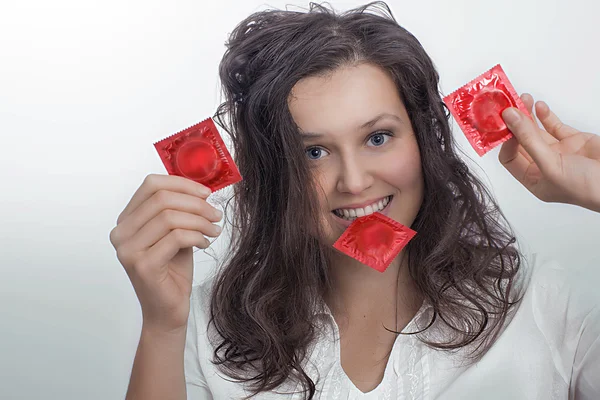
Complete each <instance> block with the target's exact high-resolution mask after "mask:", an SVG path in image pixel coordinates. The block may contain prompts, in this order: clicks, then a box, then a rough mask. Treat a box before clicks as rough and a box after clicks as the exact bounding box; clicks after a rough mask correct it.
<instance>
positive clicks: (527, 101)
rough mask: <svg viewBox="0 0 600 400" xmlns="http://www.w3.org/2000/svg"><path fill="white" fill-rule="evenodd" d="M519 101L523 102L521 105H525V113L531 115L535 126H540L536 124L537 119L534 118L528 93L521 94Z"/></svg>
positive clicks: (530, 96) (531, 99) (531, 101)
mask: <svg viewBox="0 0 600 400" xmlns="http://www.w3.org/2000/svg"><path fill="white" fill-rule="evenodd" d="M521 100H522V101H523V104H525V108H526V109H527V111H528V112H529V114H530V115H531V118H533V120H534V122H535V124H536V125H537V126H540V125H539V124H538V121H537V119H536V118H535V114H534V113H533V103H534V101H533V96H532V95H530V94H529V93H523V94H522V95H521Z"/></svg>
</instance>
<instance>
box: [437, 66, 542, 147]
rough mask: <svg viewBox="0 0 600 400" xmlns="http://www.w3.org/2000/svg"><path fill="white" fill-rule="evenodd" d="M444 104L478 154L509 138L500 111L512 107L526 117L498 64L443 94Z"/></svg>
mask: <svg viewBox="0 0 600 400" xmlns="http://www.w3.org/2000/svg"><path fill="white" fill-rule="evenodd" d="M444 103H445V104H446V106H448V109H449V110H450V112H451V113H452V115H453V116H454V119H455V120H456V122H457V123H458V126H460V129H461V130H462V131H463V133H464V134H465V136H466V137H467V140H468V141H469V143H470V144H471V146H473V149H475V151H476V152H477V154H479V156H480V157H481V156H483V155H484V154H485V153H487V152H488V151H490V150H492V149H493V148H494V147H496V146H498V145H499V144H501V143H503V142H506V141H507V140H509V139H510V138H512V137H513V134H512V132H511V131H510V130H509V129H508V127H507V126H506V123H505V122H504V120H503V119H502V111H504V110H505V109H507V108H509V107H516V108H518V109H519V110H521V111H522V112H523V113H525V114H526V115H529V116H530V114H529V112H528V111H527V109H526V108H525V104H523V101H522V100H521V97H519V95H518V94H517V92H516V91H515V89H514V87H513V85H512V84H511V83H510V81H509V80H508V77H507V76H506V74H505V73H504V70H503V69H502V67H501V66H500V64H498V65H496V66H494V67H492V68H491V69H489V70H488V71H486V72H484V73H483V74H481V75H479V76H478V77H477V78H475V79H473V80H472V81H471V82H469V83H467V84H466V85H464V86H462V87H461V88H459V89H457V90H456V91H454V92H452V93H450V94H449V95H448V96H446V97H444ZM530 117H531V116H530Z"/></svg>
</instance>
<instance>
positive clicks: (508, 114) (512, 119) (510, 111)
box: [502, 108, 521, 125]
mask: <svg viewBox="0 0 600 400" xmlns="http://www.w3.org/2000/svg"><path fill="white" fill-rule="evenodd" d="M502 118H503V119H504V122H506V124H507V125H514V124H516V123H517V122H519V119H520V118H521V116H520V115H519V113H518V112H517V111H516V110H515V109H514V108H507V109H506V110H504V111H503V112H502Z"/></svg>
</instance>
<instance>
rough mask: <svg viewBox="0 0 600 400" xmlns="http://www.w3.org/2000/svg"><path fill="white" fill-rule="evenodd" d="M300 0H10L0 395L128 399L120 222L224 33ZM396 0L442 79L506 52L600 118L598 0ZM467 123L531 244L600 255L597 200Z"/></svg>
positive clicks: (455, 81) (568, 258)
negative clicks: (542, 175)
mask: <svg viewBox="0 0 600 400" xmlns="http://www.w3.org/2000/svg"><path fill="white" fill-rule="evenodd" d="M288 3H291V4H294V5H295V6H299V7H307V6H308V2H296V1H293V0H287V1H271V2H270V3H263V2H260V1H247V0H245V1H241V0H239V1H233V0H220V1H215V2H212V1H210V2H209V1H191V0H179V1H155V0H144V1H140V0H135V1H124V0H119V1H116V0H103V1H97V0H96V1H81V0H78V1H75V0H55V1H52V2H50V1H41V0H20V1H6V0H2V1H1V7H0V139H1V141H0V146H1V148H2V153H1V156H0V171H1V172H0V174H1V177H2V179H1V185H2V186H1V189H0V205H1V207H0V226H1V228H0V234H1V241H0V271H1V272H2V275H1V278H0V324H1V325H0V326H1V328H0V398H1V399H7V400H17V399H28V400H33V399H53V400H54V399H56V400H59V399H60V400H67V399H73V400H80V399H86V400H106V399H122V398H124V396H125V391H126V388H127V384H128V381H129V374H130V371H131V366H132V362H133V358H134V355H135V351H136V347H137V342H138V338H139V333H140V328H141V322H142V321H141V312H140V307H139V303H138V301H137V298H136V296H135V293H134V291H133V288H132V286H131V284H130V282H129V280H128V278H127V275H126V274H125V271H124V270H123V268H122V267H121V265H120V264H119V262H118V260H117V258H116V255H115V251H114V249H113V248H112V246H111V244H110V242H109V238H108V235H109V232H110V230H111V229H112V228H113V227H114V226H115V224H116V219H117V216H118V215H119V213H120V212H121V211H122V209H123V208H124V207H125V205H126V204H127V202H128V201H129V199H130V198H131V196H132V195H133V193H134V191H135V190H136V189H137V187H138V186H139V185H140V184H141V183H142V181H143V179H144V177H145V176H146V175H148V174H150V173H165V169H164V166H163V165H162V163H161V161H160V159H159V157H158V155H157V153H156V151H155V149H154V146H153V143H154V142H155V141H158V140H160V139H162V138H164V137H166V136H168V135H171V134H173V133H175V132H177V131H179V130H181V129H184V128H186V127H188V126H190V125H193V124H195V123H197V122H199V121H200V120H202V119H204V118H207V117H209V116H211V115H213V113H214V111H215V109H216V107H217V105H218V103H219V83H218V75H217V68H218V63H219V61H220V59H221V56H222V55H223V52H224V50H225V47H224V42H225V40H226V39H227V35H228V33H229V32H231V31H232V30H233V28H234V26H235V25H236V24H237V23H238V22H239V21H241V20H242V19H243V18H244V17H246V16H247V15H249V14H250V13H252V12H254V11H258V10H263V9H265V8H268V7H277V8H282V7H283V8H285V6H286V4H288ZM331 4H332V5H333V6H334V8H335V9H337V10H346V9H349V8H352V7H355V6H358V5H361V4H363V3H362V2H360V1H335V0H334V1H331ZM389 5H390V6H391V8H392V11H393V12H394V14H395V16H396V18H397V20H398V21H399V23H400V24H401V25H403V26H404V27H406V28H407V29H408V30H410V31H411V32H413V33H414V34H415V35H416V36H417V38H419V40H420V41H421V43H422V44H423V46H424V47H425V49H426V50H427V51H428V52H429V54H430V55H431V57H432V58H433V60H434V62H435V64H436V66H437V68H438V71H439V73H440V75H441V83H442V89H443V91H444V93H445V94H447V93H450V92H451V91H453V90H455V89H456V88H458V87H459V86H461V85H463V84H464V83H466V82H468V81H469V80H471V79H472V78H475V77H476V76H477V75H479V74H480V73H482V72H484V71H485V70H487V69H489V68H490V67H492V66H493V65H495V64H497V63H501V64H502V66H503V67H504V69H505V71H506V72H507V74H508V77H509V79H510V80H511V81H512V83H513V85H514V86H515V87H516V89H517V91H518V92H519V93H522V92H525V91H527V92H530V93H532V94H533V96H534V98H535V99H536V100H537V99H543V100H545V101H547V102H548V104H549V105H550V106H551V107H552V108H553V109H554V110H555V111H556V113H557V114H558V115H559V116H560V117H561V118H562V119H563V120H564V121H565V122H567V123H569V124H572V125H574V126H575V127H577V128H579V129H582V130H585V131H590V132H594V133H597V134H598V133H600V114H599V113H598V112H597V107H598V104H599V102H598V97H597V96H598V95H597V94H598V93H599V92H600V75H599V74H598V65H599V64H600V52H599V51H598V40H599V39H600V25H599V24H598V21H597V15H598V13H599V12H600V3H599V2H598V1H597V0H569V1H566V0H562V1H558V0H546V1H541V0H540V1H534V0H507V1H502V2H500V1H481V0H454V1H442V0H437V1H400V0H396V1H394V0H391V1H389ZM454 134H455V136H456V137H457V138H458V142H459V143H460V145H461V147H462V148H463V149H464V150H465V152H466V154H467V155H468V156H469V157H470V158H472V159H473V160H475V162H476V163H477V164H478V165H479V167H478V171H479V173H480V174H481V175H483V176H485V179H486V181H487V182H488V183H489V184H490V185H491V187H492V190H493V192H494V193H495V195H496V196H497V198H498V201H499V203H500V205H501V207H502V210H503V211H504V212H505V214H506V216H507V218H508V219H509V221H510V222H511V223H512V226H513V227H514V229H515V230H516V232H517V233H518V235H519V238H520V239H521V240H522V242H523V243H525V244H526V245H527V247H528V248H529V249H530V250H532V251H537V252H540V253H542V254H544V255H546V256H548V257H551V258H555V259H557V260H559V261H560V262H561V263H562V264H564V265H566V266H567V267H569V268H574V269H575V268H581V267H589V266H591V267H593V268H594V267H598V268H600V262H599V261H600V257H599V256H598V253H597V252H598V248H599V244H600V242H599V240H598V238H599V237H600V214H593V213H592V212H589V211H586V210H582V209H578V208H576V207H573V206H567V205H561V204H545V203H542V202H540V201H538V200H537V199H536V198H534V197H533V196H532V195H531V194H530V193H529V192H527V191H526V190H525V189H524V188H522V187H521V186H520V185H519V184H518V183H517V182H516V181H515V180H514V179H513V178H512V177H511V176H510V175H509V174H508V172H506V171H505V170H504V168H503V167H502V166H501V165H500V164H499V163H498V160H497V154H498V149H496V150H494V151H492V152H491V153H489V154H487V155H486V156H484V157H483V158H479V157H478V156H477V154H476V153H475V152H474V151H473V150H472V149H471V147H470V146H469V145H468V143H467V142H466V140H465V138H464V136H463V135H462V132H460V130H459V129H458V128H457V127H456V125H454ZM226 241H227V240H226V238H225V237H223V238H220V239H219V240H217V241H216V242H215V243H214V246H215V250H216V252H217V253H218V252H219V251H220V250H222V249H223V248H226V247H227V243H226ZM195 261H196V268H195V274H196V276H195V281H196V282H199V281H201V280H202V278H203V277H204V276H206V274H207V273H208V272H209V271H211V269H212V268H214V262H213V261H212V259H211V258H210V257H209V256H207V255H206V254H204V253H202V252H198V253H196V258H195ZM596 271H597V270H596ZM592 275H594V276H591V275H590V279H598V278H600V272H594V273H593V274H592Z"/></svg>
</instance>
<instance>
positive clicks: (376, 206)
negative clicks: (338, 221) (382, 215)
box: [332, 196, 392, 221]
mask: <svg viewBox="0 0 600 400" xmlns="http://www.w3.org/2000/svg"><path fill="white" fill-rule="evenodd" d="M391 200H392V196H387V197H385V198H383V199H381V200H379V201H376V202H374V203H373V204H370V205H368V206H366V207H361V208H338V209H335V210H333V211H332V212H333V213H334V214H335V215H337V216H338V217H340V218H343V219H345V220H347V221H353V220H355V219H356V218H358V217H364V216H365V215H369V214H373V213H374V212H377V211H381V210H383V209H384V208H385V207H386V206H387V205H388V203H389V202H390V201H391Z"/></svg>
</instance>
